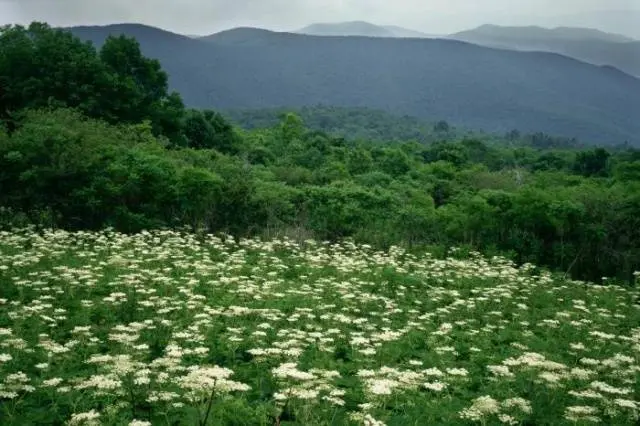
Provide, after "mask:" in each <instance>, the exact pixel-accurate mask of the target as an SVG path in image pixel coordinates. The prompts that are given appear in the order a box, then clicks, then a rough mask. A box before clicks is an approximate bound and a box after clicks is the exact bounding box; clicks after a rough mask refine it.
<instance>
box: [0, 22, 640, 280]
mask: <svg viewBox="0 0 640 426" xmlns="http://www.w3.org/2000/svg"><path fill="white" fill-rule="evenodd" d="M0 37H4V40H5V41H6V43H5V44H3V45H2V47H0V53H1V55H0V58H1V59H2V61H5V62H1V61H0V67H1V66H5V65H6V64H13V65H16V64H22V66H23V67H24V69H23V73H22V74H20V73H17V72H7V73H5V71H3V73H2V74H0V76H2V78H4V80H3V81H4V83H3V84H9V86H6V90H5V92H3V93H4V95H6V96H4V97H3V98H2V99H3V102H4V105H8V106H10V109H11V111H9V112H10V114H9V115H7V116H5V118H4V120H5V121H4V123H5V124H7V127H8V128H7V131H6V132H5V131H0V207H2V209H3V210H2V212H3V213H2V214H0V226H2V227H4V228H11V227H12V226H16V225H21V224H25V223H26V222H32V223H34V224H36V225H38V226H42V227H51V226H55V227H63V228H66V229H74V230H76V229H93V230H97V229H101V228H104V227H108V226H111V227H114V228H116V229H117V230H120V231H126V232H135V231H140V230H143V229H151V228H162V227H176V226H182V225H188V226H190V227H192V228H193V229H204V230H208V231H212V232H218V231H223V232H228V233H231V234H233V235H235V236H238V237H239V236H245V237H246V236H255V235H266V236H283V235H287V236H295V238H297V239H301V240H304V239H306V238H310V237H315V238H318V239H322V240H329V241H338V240H342V239H345V238H353V239H355V240H356V241H357V242H360V243H367V244H371V245H374V246H376V247H379V248H388V247H390V246H392V245H404V246H406V247H411V248H412V249H413V250H421V249H423V248H425V247H440V249H441V250H446V249H447V248H448V247H451V246H460V245H464V246H467V247H471V248H474V249H477V250H483V251H485V252H490V253H497V254H504V255H508V256H509V257H510V258H512V259H513V260H515V261H517V262H519V263H526V262H532V263H535V264H538V265H542V266H547V267H551V268H554V269H557V270H560V271H562V272H563V273H567V274H570V275H571V276H573V277H578V278H586V279H590V280H593V281H602V280H603V277H615V278H618V279H621V280H625V281H627V282H632V281H633V280H632V273H633V271H635V270H638V269H640V222H639V221H640V196H639V195H638V194H640V180H639V179H640V173H639V172H638V170H640V169H639V168H638V164H639V163H640V152H639V151H637V150H633V149H630V148H628V147H624V146H621V147H618V148H617V149H610V150H605V149H604V148H588V149H587V148H580V147H579V145H577V144H575V143H574V142H575V141H572V140H566V139H561V138H554V137H551V136H548V135H545V134H542V133H534V134H532V135H524V136H523V135H522V134H521V133H520V132H516V131H513V132H510V133H509V134H508V135H506V136H505V137H498V136H492V135H488V134H479V133H474V132H468V133H466V132H462V131H461V130H459V129H456V128H455V127H453V126H445V125H444V123H440V124H437V123H436V125H435V127H436V128H437V131H436V130H434V125H422V124H420V122H419V121H412V119H409V118H400V119H398V118H394V117H392V116H388V115H384V114H380V113H377V112H373V111H371V110H363V109H355V110H350V109H332V108H325V107H318V108H317V109H308V110H304V114H305V115H307V116H309V115H311V116H312V117H315V118H313V119H312V122H314V123H316V125H318V126H320V128H309V127H308V126H307V123H306V122H305V120H304V119H303V117H302V116H300V115H298V114H297V113H295V112H289V113H285V114H284V115H282V116H281V119H280V120H279V121H276V122H275V123H273V125H272V126H270V127H267V128H255V129H250V130H243V129H239V128H235V127H233V126H232V125H230V124H229V123H228V122H227V121H226V120H225V118H224V117H223V116H222V115H221V114H220V113H218V112H214V111H209V110H204V111H199V110H192V109H185V108H184V106H182V104H181V101H180V98H179V96H177V95H168V94H167V92H166V76H165V75H164V73H163V71H162V70H161V69H160V68H159V67H158V63H157V62H156V61H153V60H148V59H146V58H144V57H142V56H141V55H140V51H139V49H138V48H137V46H136V44H135V42H134V41H132V40H130V39H127V38H124V37H112V38H110V39H108V40H107V41H106V43H105V44H104V45H103V46H102V48H101V51H100V53H98V52H97V51H95V50H92V48H91V46H88V45H85V44H82V43H81V42H80V41H79V40H77V39H74V38H73V37H71V36H69V35H68V33H65V32H62V31H59V30H53V29H50V28H48V27H46V26H45V25H41V24H33V25H31V26H30V27H29V29H25V28H22V27H10V28H5V29H3V30H2V35H1V36H0ZM50 43H62V44H63V45H64V46H65V49H66V50H56V49H53V50H52V55H53V56H52V57H53V58H56V60H58V61H60V63H61V64H62V65H61V66H60V70H61V71H60V72H64V73H66V74H64V76H63V77H64V78H66V79H71V81H75V80H73V79H74V78H75V79H77V83H78V84H77V85H75V84H70V85H69V87H68V89H62V88H59V90H58V89H56V90H57V91H56V90H54V88H55V87H56V86H55V84H54V82H53V81H52V80H49V78H50V75H49V73H42V72H41V70H40V69H39V68H37V66H40V65H42V66H45V68H46V66H49V67H50V69H51V70H54V69H57V68H56V67H55V66H54V65H52V64H48V63H47V62H46V61H45V58H42V57H37V58H36V56H34V55H35V53H34V52H41V51H42V49H45V47H46V46H49V44H50ZM65 52H66V53H65ZM56 55H59V57H58V56H56ZM65 55H66V56H65ZM20 58H22V59H24V60H23V61H22V62H21V59H20ZM65 58H67V59H65ZM65 60H66V61H67V62H65ZM6 61H9V62H6ZM31 61H35V62H33V63H34V64H35V65H37V66H35V65H30V63H31ZM43 61H44V62H43ZM3 63H4V64H5V65H1V64H3ZM13 65H12V66H13ZM11 69H13V68H11ZM3 70H9V71H10V69H9V68H3ZM91 70H94V71H95V70H98V71H100V73H102V74H100V73H98V74H99V75H106V76H111V77H109V78H111V79H112V80H111V82H114V81H115V82H120V83H121V84H122V85H123V86H122V87H120V86H118V87H120V89H121V90H122V91H123V93H129V95H130V97H131V98H129V97H127V98H126V99H125V98H124V97H122V98H117V97H116V98H109V97H107V95H106V94H107V93H110V92H109V90H113V89H112V88H111V89H110V88H105V89H104V91H103V92H101V91H100V90H102V89H100V87H94V86H91V90H88V89H86V88H85V87H84V84H85V83H86V84H98V83H96V81H97V82H99V81H100V80H99V79H98V80H95V81H94V80H91V79H90V78H89V77H92V76H95V72H98V71H95V72H94V71H91ZM52 72H53V71H52ZM105 73H106V74H105ZM92 78H93V77H92ZM109 78H107V80H109ZM113 79H115V80H113ZM89 80H91V81H89ZM50 85H53V87H49V86H50ZM65 87H66V86H65ZM30 88H34V89H33V90H34V91H30V90H31V89H30ZM36 89H37V90H36ZM94 89H95V90H96V91H94ZM120 89H118V90H120ZM48 90H51V92H47V91H48ZM41 92H42V93H41ZM22 94H28V96H26V95H24V96H23V95H22ZM172 99H173V100H172ZM63 105H69V106H75V108H73V109H70V108H63V107H62V106H63ZM88 105H92V107H91V108H88ZM31 107H33V108H31ZM35 107H41V108H35ZM114 111H116V112H117V114H120V115H117V114H116V115H114V113H113V112H114ZM315 112H317V113H318V115H317V116H314V115H313V114H314V113H315ZM265 114H266V116H270V115H269V114H271V112H266V113H265ZM249 117H251V116H249ZM351 119H353V123H352V126H353V129H354V130H353V132H352V131H351V130H349V129H348V128H347V127H346V126H347V125H348V124H349V120H351ZM313 120H317V121H313ZM376 122H378V124H379V127H377V129H378V130H379V135H378V137H377V138H374V139H372V140H363V139H354V138H349V137H345V136H348V135H349V134H367V132H368V131H370V130H371V129H368V126H369V125H370V124H371V123H376ZM322 123H324V124H322ZM402 123H405V124H406V128H405V127H403V126H404V125H403V124H402ZM394 124H398V128H397V131H398V133H397V134H395V135H394V133H393V132H394ZM331 128H333V129H334V130H338V129H342V130H339V131H337V132H330V131H329V129H331ZM418 128H422V129H424V131H425V132H426V133H425V135H430V136H429V137H427V138H425V139H423V140H420V139H419V138H413V137H410V138H409V140H402V139H401V138H402V137H404V136H406V135H410V134H412V132H413V130H415V129H418ZM323 129H324V130H323ZM412 129H413V130H412ZM349 132H352V133H349ZM341 133H342V134H341ZM436 134H440V135H442V138H441V139H431V140H430V139H429V138H432V137H435V136H434V135H436ZM387 138H388V139H387ZM384 140H387V142H389V141H394V143H381V142H382V141H384Z"/></svg>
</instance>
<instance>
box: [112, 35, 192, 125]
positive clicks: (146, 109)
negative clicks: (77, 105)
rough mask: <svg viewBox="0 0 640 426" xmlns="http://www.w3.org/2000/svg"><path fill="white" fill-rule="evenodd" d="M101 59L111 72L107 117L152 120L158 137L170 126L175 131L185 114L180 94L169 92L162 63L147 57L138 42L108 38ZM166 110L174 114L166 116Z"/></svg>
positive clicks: (122, 37)
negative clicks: (169, 109) (181, 107)
mask: <svg viewBox="0 0 640 426" xmlns="http://www.w3.org/2000/svg"><path fill="white" fill-rule="evenodd" d="M100 59H101V61H102V63H103V64H104V65H105V66H106V67H107V69H108V70H109V71H110V72H111V73H112V81H111V86H110V87H109V88H108V91H109V92H110V93H109V97H108V99H106V100H105V103H106V102H108V103H109V104H108V107H107V108H106V110H107V111H105V113H106V114H108V115H113V116H114V118H115V119H117V120H118V121H120V122H125V123H137V122H140V121H141V120H144V119H150V120H151V121H152V122H153V123H154V124H155V126H154V133H156V134H163V133H165V130H167V128H171V127H174V129H172V130H175V127H177V126H178V124H177V123H179V122H180V121H181V119H182V115H183V113H184V109H180V107H179V106H180V105H181V101H180V102H177V101H178V98H179V97H178V95H177V94H175V93H173V94H169V93H168V90H169V80H168V76H167V74H166V73H165V72H164V71H163V70H162V67H161V65H160V62H159V61H157V60H155V59H149V58H146V57H144V56H143V55H142V52H141V50H140V45H139V43H138V42H137V41H136V39H134V38H131V37H127V36H124V35H120V36H117V37H116V36H109V37H108V38H107V40H106V41H105V43H104V45H103V46H102V49H101V50H100ZM176 106H177V108H176ZM167 107H171V110H172V112H173V114H171V115H167V114H166V111H167ZM160 117H162V120H160Z"/></svg>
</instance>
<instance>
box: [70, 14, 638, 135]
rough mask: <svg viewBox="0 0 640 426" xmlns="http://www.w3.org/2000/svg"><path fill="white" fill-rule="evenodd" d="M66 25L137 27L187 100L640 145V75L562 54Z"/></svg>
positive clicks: (438, 43) (439, 43)
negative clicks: (362, 113)
mask: <svg viewBox="0 0 640 426" xmlns="http://www.w3.org/2000/svg"><path fill="white" fill-rule="evenodd" d="M74 31H75V32H76V34H78V35H80V36H81V37H83V38H85V39H90V40H93V41H97V42H98V43H99V42H100V40H101V39H103V38H104V37H106V35H107V34H110V33H122V32H125V33H129V34H132V35H136V36H137V37H138V40H139V41H140V43H141V46H142V50H143V51H144V53H145V54H146V55H148V56H150V57H154V58H158V59H159V60H160V61H161V62H162V64H163V66H164V68H165V69H166V70H167V72H168V73H169V75H170V77H171V84H172V87H173V88H174V89H176V90H178V91H179V92H181V93H182V95H183V97H184V99H185V102H186V103H187V104H188V105H190V106H194V107H208V108H218V109H245V108H268V107H281V106H290V107H300V106H305V105H316V104H324V105H335V106H352V107H369V108H377V109H383V110H386V111H388V112H392V113H396V114H401V115H402V114H408V115H413V116H416V117H418V118H428V119H432V120H439V119H443V120H447V121H449V122H450V123H452V124H454V125H463V126H465V127H470V128H476V129H481V130H486V131H499V132H505V131H508V130H511V129H514V128H517V129H519V130H521V131H523V132H535V131H543V132H547V133H551V134H556V135H558V136H567V137H573V136H575V137H578V138H580V139H582V140H585V141H593V142H598V143H603V144H617V143H620V142H623V141H629V142H631V143H635V144H637V145H640V120H638V119H637V112H638V111H640V80H638V79H635V78H633V77H631V76H629V75H627V74H624V73H622V72H620V71H618V70H616V69H611V68H608V67H596V66H593V65H589V64H585V63H583V62H580V61H577V60H573V59H570V58H567V57H563V56H561V55H556V54H550V53H538V52H535V53H529V52H514V51H504V50H498V49H490V48H486V47H480V46H476V45H473V44H469V43H463V42H459V41H455V40H439V39H393V38H369V37H312V36H302V35H296V34H286V33H273V34H272V33H268V32H263V33H261V34H262V38H261V39H260V40H259V41H260V42H259V43H257V44H247V43H244V44H243V45H239V44H222V43H220V44H219V43H211V42H207V41H203V40H193V39H189V38H188V37H184V36H178V35H175V34H171V33H168V32H163V31H160V30H158V29H152V28H148V27H142V26H136V25H129V26H126V25H125V26H122V25H120V26H114V27H96V28H92V29H91V28H86V27H85V28H83V29H82V30H81V31H79V30H77V29H74ZM232 34H233V33H231V35H232ZM274 34H275V35H274ZM229 36H230V34H227V37H229Z"/></svg>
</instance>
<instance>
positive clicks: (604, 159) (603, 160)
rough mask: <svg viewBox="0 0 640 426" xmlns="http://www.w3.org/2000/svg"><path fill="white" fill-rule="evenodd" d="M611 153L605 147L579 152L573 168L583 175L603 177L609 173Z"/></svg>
mask: <svg viewBox="0 0 640 426" xmlns="http://www.w3.org/2000/svg"><path fill="white" fill-rule="evenodd" d="M610 156H611V154H609V152H607V150H605V149H604V148H596V149H594V150H591V151H583V152H579V153H578V155H577V156H576V160H575V162H574V165H573V170H574V171H575V172H576V173H578V174H581V175H582V176H595V177H603V176H607V175H608V174H609V157H610Z"/></svg>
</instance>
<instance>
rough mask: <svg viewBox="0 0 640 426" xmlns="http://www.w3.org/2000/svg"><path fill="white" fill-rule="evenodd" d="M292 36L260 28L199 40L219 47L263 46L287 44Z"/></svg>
mask: <svg viewBox="0 0 640 426" xmlns="http://www.w3.org/2000/svg"><path fill="white" fill-rule="evenodd" d="M292 35H294V34H292V33H283V32H277V31H271V30H265V29H262V28H253V27H238V28H234V29H231V30H225V31H221V32H219V33H215V34H211V35H208V36H205V37H200V38H199V39H200V40H202V41H206V42H211V43H216V44H220V45H232V46H235V45H240V46H241V45H252V46H261V45H264V44H273V43H283V42H287V41H288V40H291V39H292V38H291V36H292Z"/></svg>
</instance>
